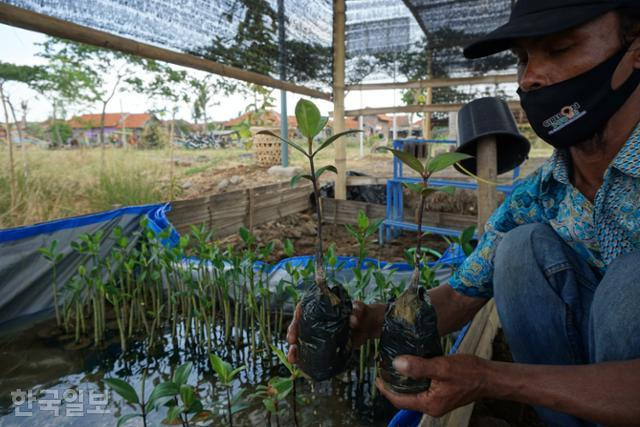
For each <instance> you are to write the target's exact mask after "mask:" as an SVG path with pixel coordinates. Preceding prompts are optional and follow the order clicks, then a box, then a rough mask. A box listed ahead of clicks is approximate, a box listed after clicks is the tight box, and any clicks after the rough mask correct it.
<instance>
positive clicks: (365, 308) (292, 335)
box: [287, 301, 385, 363]
mask: <svg viewBox="0 0 640 427" xmlns="http://www.w3.org/2000/svg"><path fill="white" fill-rule="evenodd" d="M384 308H385V306H384V304H371V305H367V304H365V303H363V302H361V301H354V302H353V312H352V313H351V317H350V318H349V324H350V326H351V339H352V342H353V348H354V349H355V348H358V347H360V346H361V345H362V344H364V343H365V342H366V341H367V340H368V339H370V338H376V337H379V336H380V333H381V331H382V322H383V321H384ZM301 315H302V306H301V305H300V304H298V305H297V306H296V309H295V311H294V312H293V319H292V320H291V324H289V328H288V329H287V342H288V343H289V352H288V354H287V359H288V360H289V362H290V363H296V361H297V360H298V346H297V343H298V328H299V326H298V325H299V323H300V316H301Z"/></svg>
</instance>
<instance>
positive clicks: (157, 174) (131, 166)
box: [0, 137, 550, 228]
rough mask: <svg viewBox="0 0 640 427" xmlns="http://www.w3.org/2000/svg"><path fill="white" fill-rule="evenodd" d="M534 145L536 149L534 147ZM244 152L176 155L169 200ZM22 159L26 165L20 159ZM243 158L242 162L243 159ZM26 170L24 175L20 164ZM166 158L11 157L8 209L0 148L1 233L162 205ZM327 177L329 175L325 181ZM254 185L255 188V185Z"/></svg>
mask: <svg viewBox="0 0 640 427" xmlns="http://www.w3.org/2000/svg"><path fill="white" fill-rule="evenodd" d="M358 141H359V140H358V138H357V137H355V138H349V139H348V140H347V159H348V160H347V167H348V168H349V167H353V165H354V162H353V161H354V160H355V159H357V158H358V157H359V143H358ZM536 145H537V144H536ZM250 152H251V151H249V150H246V149H244V148H228V149H221V150H213V149H208V150H183V149H182V150H178V149H177V150H175V151H174V153H173V159H174V160H175V162H174V175H175V183H174V195H175V196H176V197H180V185H175V184H176V183H177V184H179V183H180V182H181V181H182V180H183V179H188V178H191V177H194V176H197V175H200V174H203V173H206V172H208V171H210V170H211V169H224V168H229V167H233V166H237V165H251V164H253V159H251V158H250V157H247V156H246V154H248V153H250ZM365 153H366V155H367V160H371V159H374V160H382V161H384V160H385V159H386V160H388V161H389V162H391V156H390V155H389V154H371V149H370V147H369V146H368V145H367V146H366V147H365ZM24 154H26V159H25V157H23V155H24ZM549 154H550V149H549V148H547V146H539V147H538V146H534V150H532V153H531V155H530V156H532V157H547V156H548V155H549ZM243 155H244V156H243ZM289 159H290V164H291V165H293V166H300V167H302V168H303V169H304V170H306V169H307V168H308V165H307V162H306V159H305V158H304V157H303V156H302V154H300V153H298V152H297V151H296V150H291V149H290V150H289ZM316 160H317V164H318V167H321V166H325V165H328V164H333V163H334V150H332V149H327V150H324V151H322V152H320V154H319V155H318V157H317V159H316ZM25 163H26V164H27V172H26V173H25V170H24V164H25ZM171 163H172V162H171V155H170V153H169V151H168V150H135V149H131V150H123V149H115V148H110V149H108V150H106V163H105V167H104V169H103V168H102V166H101V163H100V150H99V149H77V150H46V149H41V148H35V147H29V149H28V150H26V153H23V152H22V151H21V150H20V149H18V150H16V153H15V166H16V174H17V179H18V201H17V206H16V208H15V209H14V210H13V211H11V209H10V190H9V188H10V185H9V171H8V166H7V165H8V150H7V148H6V146H3V145H2V144H0V228H8V227H16V226H21V225H27V224H34V223H38V222H43V221H48V220H52V219H56V218H63V217H69V216H75V215H82V214H87V213H91V212H97V211H102V210H107V209H113V208H116V207H120V206H129V205H139V204H146V203H155V202H163V201H167V200H169V199H170V193H171V192H170V189H171V188H170V187H171V180H170V176H171V173H170V168H171ZM326 176H327V177H329V174H327V175H326ZM258 184H259V183H256V185H258Z"/></svg>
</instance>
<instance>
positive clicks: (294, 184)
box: [289, 174, 313, 187]
mask: <svg viewBox="0 0 640 427" xmlns="http://www.w3.org/2000/svg"><path fill="white" fill-rule="evenodd" d="M303 178H304V179H308V180H309V181H313V177H312V176H311V175H308V174H299V175H295V176H293V177H291V182H290V183H289V185H291V187H295V186H296V184H297V183H298V181H300V180H301V179H303Z"/></svg>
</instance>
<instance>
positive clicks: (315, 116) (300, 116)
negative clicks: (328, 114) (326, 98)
mask: <svg viewBox="0 0 640 427" xmlns="http://www.w3.org/2000/svg"><path fill="white" fill-rule="evenodd" d="M296 120H297V122H298V130H300V133H301V134H302V135H303V136H304V137H306V138H313V137H314V136H316V135H317V134H318V133H319V132H320V130H321V129H322V128H320V129H318V128H319V127H320V125H321V123H322V117H321V116H320V110H318V107H316V105H315V104H314V103H313V102H311V101H307V100H306V99H301V100H300V101H298V103H297V104H296Z"/></svg>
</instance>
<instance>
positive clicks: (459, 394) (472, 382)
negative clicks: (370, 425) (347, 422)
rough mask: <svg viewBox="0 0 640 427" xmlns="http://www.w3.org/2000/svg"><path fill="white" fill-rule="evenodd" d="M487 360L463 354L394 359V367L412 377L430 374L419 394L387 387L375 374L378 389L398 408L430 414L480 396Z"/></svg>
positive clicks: (432, 414)
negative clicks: (427, 387) (400, 392)
mask: <svg viewBox="0 0 640 427" xmlns="http://www.w3.org/2000/svg"><path fill="white" fill-rule="evenodd" d="M487 364H488V361H486V360H484V359H481V358H479V357H476V356H469V355H465V354H460V355H453V356H442V357H434V358H432V359H423V358H420V357H415V356H399V357H396V358H395V359H394V360H393V366H394V368H395V369H396V370H397V371H398V372H400V373H401V374H403V375H406V376H408V377H411V378H416V379H422V378H431V386H430V387H429V389H428V390H427V391H424V392H422V393H418V394H399V393H394V392H393V391H391V390H388V389H387V388H386V387H385V386H384V382H383V381H382V380H381V379H380V378H378V379H376V385H377V387H378V389H379V390H380V392H381V393H382V394H383V395H384V396H385V397H386V398H387V399H389V401H390V402H391V403H392V404H393V405H394V406H395V407H397V408H402V409H413V410H414V411H419V412H422V413H425V414H429V415H431V416H433V417H441V416H443V415H444V414H446V413H447V412H449V411H451V410H453V409H455V408H458V407H460V406H464V405H466V404H468V403H470V402H473V401H475V400H478V399H480V398H482V397H483V394H484V390H485V386H486V375H487V372H488V369H487V366H488V365H487Z"/></svg>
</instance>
